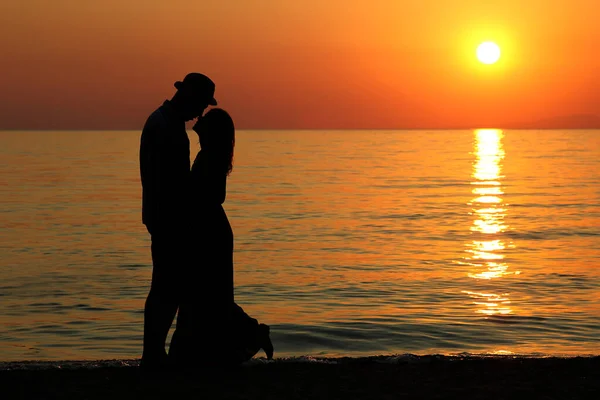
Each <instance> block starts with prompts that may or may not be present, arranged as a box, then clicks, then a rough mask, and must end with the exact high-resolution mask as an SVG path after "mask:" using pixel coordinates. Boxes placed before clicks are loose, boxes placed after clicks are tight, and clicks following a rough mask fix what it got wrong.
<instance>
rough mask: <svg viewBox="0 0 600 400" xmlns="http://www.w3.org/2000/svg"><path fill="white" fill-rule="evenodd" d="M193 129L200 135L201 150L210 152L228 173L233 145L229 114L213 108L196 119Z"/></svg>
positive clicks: (231, 121)
mask: <svg viewBox="0 0 600 400" xmlns="http://www.w3.org/2000/svg"><path fill="white" fill-rule="evenodd" d="M194 130H195V131H196V132H197V133H198V136H199V137H200V146H201V147H202V150H203V151H206V152H207V153H211V154H212V155H213V156H214V157H215V159H216V160H218V163H219V165H221V166H222V167H223V170H224V172H225V173H226V174H227V175H229V173H230V172H231V170H232V169H233V148H234V146H235V126H234V125H233V120H232V119H231V116H229V114H228V113H227V111H225V110H223V109H220V108H213V109H211V110H209V111H208V112H207V113H206V114H205V115H204V116H203V117H202V118H200V119H199V120H198V122H197V123H196V125H195V126H194Z"/></svg>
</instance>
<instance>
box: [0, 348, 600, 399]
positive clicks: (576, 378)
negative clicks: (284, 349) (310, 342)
mask: <svg viewBox="0 0 600 400" xmlns="http://www.w3.org/2000/svg"><path fill="white" fill-rule="evenodd" d="M333 361H335V363H319V362H289V361H288V362H286V361H275V362H271V363H266V362H265V363H260V362H259V363H253V364H251V365H245V366H241V367H238V368H235V369H232V370H228V371H222V370H214V369H213V370H209V369H199V370H197V371H188V372H185V373H184V372H170V373H143V372H142V371H140V369H139V368H137V367H136V366H135V363H134V362H118V361H115V362H112V364H110V363H108V364H107V363H100V366H99V367H95V368H89V366H88V367H85V368H83V367H78V366H77V364H75V365H73V364H71V366H70V367H67V366H63V367H62V368H57V367H56V366H54V367H51V368H48V367H45V368H40V367H39V366H37V367H36V366H35V365H32V366H25V367H23V365H22V364H21V365H20V366H17V364H13V365H11V364H10V363H3V365H2V366H1V367H2V370H0V382H1V386H0V387H1V388H2V389H1V390H2V392H0V397H1V398H2V399H102V400H116V399H128V400H132V399H382V398H383V399H396V398H410V399H413V398H414V399H423V398H425V399H443V398H458V399H516V398H526V399H600V357H576V358H512V357H495V358H473V357H469V358H461V357H439V356H424V357H414V358H411V359H408V360H407V359H399V360H396V361H394V360H392V362H390V361H389V359H387V362H386V363H382V362H381V361H383V358H379V357H370V358H360V359H333ZM106 365H110V366H106Z"/></svg>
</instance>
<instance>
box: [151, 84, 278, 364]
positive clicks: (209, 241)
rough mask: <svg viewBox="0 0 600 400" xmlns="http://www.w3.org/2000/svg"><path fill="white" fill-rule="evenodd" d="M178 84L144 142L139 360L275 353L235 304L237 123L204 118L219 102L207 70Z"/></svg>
mask: <svg viewBox="0 0 600 400" xmlns="http://www.w3.org/2000/svg"><path fill="white" fill-rule="evenodd" d="M175 88H176V89H177V91H176V92H175V94H174V96H173V97H172V99H171V100H166V101H165V102H164V103H163V104H162V105H161V106H160V107H159V108H158V109H157V110H156V111H154V112H153V113H152V114H151V115H150V117H149V118H148V120H147V121H146V124H145V125H144V128H143V131H142V135H141V140H140V173H141V181H142V222H143V223H144V224H145V225H146V228H147V229H148V232H149V233H150V237H151V241H152V244H151V252H152V265H153V266H152V283H151V286H150V292H149V294H148V298H147V299H146V304H145V309H144V343H143V352H142V359H141V363H140V365H141V366H142V367H143V368H147V369H164V368H170V367H194V366H198V365H201V364H203V363H210V365H215V364H220V365H235V364H239V363H241V362H244V361H247V360H249V359H250V358H252V357H253V356H254V355H255V354H256V353H257V352H258V351H259V350H260V349H263V350H264V351H265V354H266V356H267V358H269V359H271V358H272V357H273V345H272V343H271V339H270V336H269V335H270V329H269V327H268V326H267V325H265V324H259V323H258V321H257V320H256V319H254V318H252V317H250V316H249V315H248V314H246V313H245V312H244V310H243V309H242V308H241V307H240V306H238V305H237V304H236V303H235V301H234V283H233V275H234V274H233V231H232V229H231V225H230V224H229V220H228V218H227V215H226V213H225V210H224V209H223V203H224V201H225V197H226V192H227V177H228V176H229V174H230V173H231V171H232V168H233V153H234V146H235V127H234V123H233V120H232V119H231V117H230V116H229V114H228V113H227V112H226V111H224V110H223V109H220V108H212V109H210V110H209V111H208V112H206V114H204V115H202V114H203V113H204V111H205V110H206V109H207V108H208V106H216V105H217V101H216V100H215V98H214V93H215V84H214V82H213V81H212V80H211V79H210V78H208V77H207V76H205V75H203V74H199V73H190V74H188V75H186V77H185V78H184V79H183V81H177V82H175ZM194 118H198V120H197V122H196V123H195V125H194V127H193V130H194V131H195V132H196V133H197V134H198V136H199V139H200V151H199V152H198V154H197V156H196V158H195V161H194V163H193V165H192V166H191V168H190V142H189V138H188V135H187V131H186V129H185V123H186V122H187V121H191V120H193V119H194ZM176 314H177V324H176V328H175V332H174V333H173V337H172V340H171V345H170V347H169V353H168V354H167V352H166V351H165V342H166V339H167V335H168V332H169V329H170V328H171V325H172V323H173V320H174V318H175V315H176Z"/></svg>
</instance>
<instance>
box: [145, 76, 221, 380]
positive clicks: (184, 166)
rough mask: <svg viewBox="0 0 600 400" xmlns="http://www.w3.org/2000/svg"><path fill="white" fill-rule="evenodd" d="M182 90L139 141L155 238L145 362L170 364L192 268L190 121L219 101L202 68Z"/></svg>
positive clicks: (162, 108) (148, 364)
mask: <svg viewBox="0 0 600 400" xmlns="http://www.w3.org/2000/svg"><path fill="white" fill-rule="evenodd" d="M175 88H177V92H176V93H175V95H174V96H173V97H172V99H171V100H166V101H165V102H164V103H163V105H162V106H160V107H159V108H158V109H157V110H156V111H154V112H153V113H152V114H151V115H150V117H148V120H147V121H146V124H145V125H144V129H143V131H142V136H141V140H140V174H141V181H142V222H143V223H144V224H145V225H146V228H147V229H148V232H149V233H150V237H151V240H152V245H151V251H152V283H151V286H150V293H149V294H148V298H147V299H146V305H145V309H144V349H143V352H142V360H141V366H142V367H146V368H162V367H164V366H166V363H167V353H166V351H165V342H166V340H167V335H168V333H169V329H170V328H171V324H172V323H173V319H174V318H175V314H176V313H177V308H178V306H179V301H180V294H181V290H180V289H181V284H182V279H183V276H182V275H183V273H184V272H185V269H186V268H188V266H187V264H188V261H187V257H186V251H189V247H188V245H187V243H186V241H187V237H188V235H187V230H188V228H187V224H186V211H187V209H188V207H187V204H186V203H187V201H188V198H189V197H188V196H187V190H188V177H189V174H190V141H189V139H188V136H187V132H186V130H185V122H186V121H190V120H192V119H194V118H196V117H198V116H200V115H202V113H203V112H204V110H205V109H206V108H207V107H208V106H209V105H217V101H216V100H215V98H214V93H215V84H214V82H213V81H212V80H210V79H209V78H208V77H207V76H205V75H202V74H199V73H190V74H188V75H187V76H186V77H185V78H184V79H183V81H177V82H175Z"/></svg>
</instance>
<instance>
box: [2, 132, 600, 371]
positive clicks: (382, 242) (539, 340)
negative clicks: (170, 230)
mask: <svg viewBox="0 0 600 400" xmlns="http://www.w3.org/2000/svg"><path fill="white" fill-rule="evenodd" d="M190 132H191V131H190ZM193 135H195V134H194V133H193V132H191V134H190V139H191V142H192V149H191V151H192V157H193V156H195V153H196V151H197V149H198V144H197V138H196V137H194V136H193ZM138 146H139V132H0V154H1V156H2V157H1V159H0V199H1V200H0V202H1V204H2V208H1V210H0V211H1V220H0V238H1V241H0V270H1V272H2V281H1V282H0V361H11V360H63V359H77V360H89V359H114V358H136V357H139V355H140V353H141V343H142V323H143V311H142V310H143V305H144V300H145V297H146V295H147V293H148V288H149V282H150V274H151V260H150V248H149V245H150V242H149V236H148V234H147V232H146V230H145V227H144V226H143V225H142V224H141V214H140V203H141V200H140V195H141V188H140V182H139V170H138V159H137V157H138ZM236 146H237V147H236V156H235V166H234V171H233V173H232V175H231V178H230V180H229V191H228V196H227V201H226V203H225V208H226V210H227V213H228V215H229V218H230V221H231V224H232V227H233V229H234V233H235V281H236V291H235V293H236V300H237V302H238V303H239V304H240V305H242V306H243V307H244V309H245V310H246V311H247V312H248V313H249V314H250V315H252V316H254V317H256V318H258V319H259V320H260V321H261V322H264V323H267V324H269V325H271V327H272V338H273V342H274V345H275V351H276V357H281V356H300V355H312V356H345V355H347V356H364V355H375V354H401V353H413V354H432V353H441V354H457V353H492V354H510V353H516V354H550V355H584V354H600V131H504V132H503V131H497V130H477V131H240V132H238V137H237V145H236ZM260 354H261V355H262V353H260Z"/></svg>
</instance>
